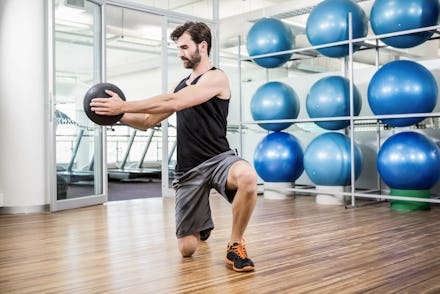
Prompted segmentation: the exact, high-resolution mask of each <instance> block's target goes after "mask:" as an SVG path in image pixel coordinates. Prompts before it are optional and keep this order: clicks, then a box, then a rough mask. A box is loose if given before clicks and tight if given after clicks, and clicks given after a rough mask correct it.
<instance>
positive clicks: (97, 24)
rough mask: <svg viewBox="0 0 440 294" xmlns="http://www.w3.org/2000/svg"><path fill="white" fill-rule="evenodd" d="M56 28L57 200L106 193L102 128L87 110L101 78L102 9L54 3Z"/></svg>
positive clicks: (90, 4)
mask: <svg viewBox="0 0 440 294" xmlns="http://www.w3.org/2000/svg"><path fill="white" fill-rule="evenodd" d="M54 30H55V32H54V40H55V47H54V48H55V50H54V53H55V62H54V64H55V89H54V92H55V108H56V110H55V116H56V123H57V125H56V131H55V132H56V154H55V156H56V168H57V200H64V199H73V198H78V197H84V196H92V195H98V194H102V193H103V177H102V174H103V165H102V158H103V156H102V149H103V147H102V128H101V127H99V126H96V125H94V124H93V123H92V122H91V121H90V120H89V119H88V118H87V116H86V115H85V113H84V111H83V98H84V93H85V92H86V91H87V89H88V88H89V87H90V86H92V85H93V84H95V83H98V82H99V81H100V80H101V74H100V72H101V59H100V53H101V34H100V32H101V8H100V6H98V5H96V4H93V3H91V2H88V1H84V2H83V3H82V4H81V5H78V6H69V5H66V4H65V2H64V1H55V26H54Z"/></svg>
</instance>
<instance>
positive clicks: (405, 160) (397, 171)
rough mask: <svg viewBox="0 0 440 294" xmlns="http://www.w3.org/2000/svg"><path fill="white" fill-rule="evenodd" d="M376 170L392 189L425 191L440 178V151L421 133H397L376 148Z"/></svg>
mask: <svg viewBox="0 0 440 294" xmlns="http://www.w3.org/2000/svg"><path fill="white" fill-rule="evenodd" d="M377 169H378V171H379V175H380V176H381V178H382V179H383V181H384V182H385V184H387V185H388V186H389V187H390V188H392V189H402V190H427V189H430V188H432V187H433V186H434V185H435V184H436V183H437V181H438V179H439V178H440V149H439V147H438V146H437V144H436V143H435V142H434V141H433V140H432V139H430V138H428V137H427V136H425V135H423V134H421V133H416V132H402V133H397V134H395V135H393V136H391V137H389V138H388V139H387V140H386V141H385V142H384V143H383V145H382V147H381V148H380V149H379V153H378V155H377Z"/></svg>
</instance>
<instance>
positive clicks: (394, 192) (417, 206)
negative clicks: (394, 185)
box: [390, 189, 431, 211]
mask: <svg viewBox="0 0 440 294" xmlns="http://www.w3.org/2000/svg"><path fill="white" fill-rule="evenodd" d="M390 195H391V196H404V197H405V196H406V197H414V198H431V191H429V190H401V189H391V192H390ZM390 208H391V209H392V210H399V211H414V210H428V209H430V208H431V205H430V203H429V202H419V201H408V200H395V199H391V200H390Z"/></svg>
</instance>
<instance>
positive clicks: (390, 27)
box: [370, 0, 439, 48]
mask: <svg viewBox="0 0 440 294" xmlns="http://www.w3.org/2000/svg"><path fill="white" fill-rule="evenodd" d="M438 15H439V3H438V0H405V1H402V0H376V1H374V4H373V6H372V8H371V13H370V22H371V28H372V29H373V32H374V33H375V34H376V35H381V34H387V33H394V32H400V31H405V30H411V29H419V28H423V27H429V26H435V25H436V24H437V22H438ZM433 33H434V31H425V32H418V33H413V34H407V35H401V36H395V37H388V38H383V39H382V42H384V43H385V44H387V45H389V46H392V47H396V48H410V47H414V46H417V45H420V44H422V43H423V42H425V41H426V40H428V39H429V38H430V37H431V36H432V34H433Z"/></svg>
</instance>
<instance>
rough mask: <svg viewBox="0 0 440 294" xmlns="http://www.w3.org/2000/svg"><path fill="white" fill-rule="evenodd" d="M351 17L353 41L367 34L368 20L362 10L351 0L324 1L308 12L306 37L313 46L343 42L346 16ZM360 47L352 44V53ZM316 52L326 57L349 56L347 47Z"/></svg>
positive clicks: (346, 29) (346, 35)
mask: <svg viewBox="0 0 440 294" xmlns="http://www.w3.org/2000/svg"><path fill="white" fill-rule="evenodd" d="M350 12H351V15H352V28H353V31H352V32H353V36H352V38H353V39H356V38H362V37H365V36H366V35H367V33H368V19H367V16H366V14H365V12H364V11H363V10H362V8H361V7H360V6H359V5H358V4H357V3H355V2H353V1H351V0H325V1H323V2H321V3H319V4H318V5H317V6H315V8H313V10H312V11H311V12H310V15H309V18H308V19H307V23H306V35H307V38H308V40H309V42H310V44H312V45H313V46H317V45H322V44H328V43H334V42H339V41H345V40H348V39H349V35H348V14H349V13H350ZM359 48H360V46H359V45H356V44H354V45H353V52H354V51H357V50H359ZM318 51H319V52H320V53H321V54H323V55H325V56H328V57H344V56H347V55H348V54H349V45H348V44H345V45H337V46H333V47H327V48H321V49H318Z"/></svg>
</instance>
